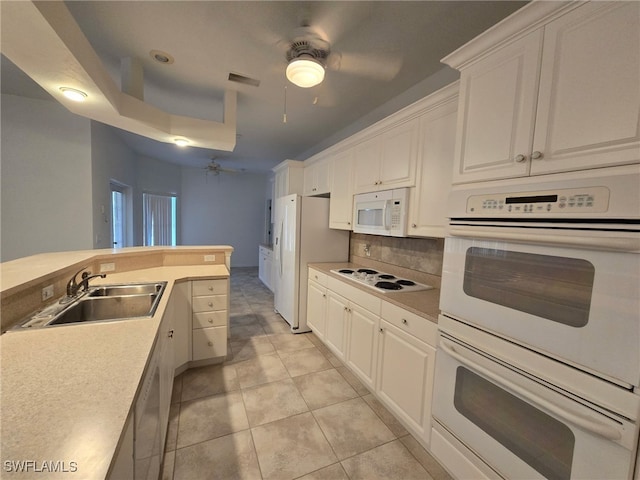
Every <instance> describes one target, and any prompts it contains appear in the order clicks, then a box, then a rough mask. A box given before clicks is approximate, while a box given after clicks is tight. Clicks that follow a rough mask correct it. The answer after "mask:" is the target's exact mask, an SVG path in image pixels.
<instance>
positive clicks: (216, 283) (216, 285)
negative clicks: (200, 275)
mask: <svg viewBox="0 0 640 480" xmlns="http://www.w3.org/2000/svg"><path fill="white" fill-rule="evenodd" d="M226 294H227V280H226V279H218V280H194V282H193V285H192V286H191V295H192V296H194V297H199V296H201V295H226Z"/></svg>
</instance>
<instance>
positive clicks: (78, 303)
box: [12, 282, 167, 331]
mask: <svg viewBox="0 0 640 480" xmlns="http://www.w3.org/2000/svg"><path fill="white" fill-rule="evenodd" d="M166 285H167V283H166V282H153V283H137V284H117V285H102V286H98V287H91V288H90V289H89V291H88V292H87V293H85V294H83V295H82V296H80V297H78V298H76V299H73V300H72V301H71V302H69V301H68V300H69V299H68V297H65V298H63V299H62V300H61V301H60V302H58V303H55V304H53V305H50V306H49V307H47V308H45V309H44V310H42V311H40V312H38V313H36V314H34V315H31V316H30V317H29V318H28V319H26V320H25V321H24V322H22V323H20V324H19V325H18V326H17V327H14V328H13V329H12V330H14V331H15V330H25V329H27V328H43V327H55V326H59V325H70V324H77V323H85V322H106V321H113V320H123V319H127V318H140V317H152V316H153V314H154V313H155V311H156V308H157V307H158V304H159V303H160V299H161V297H162V294H163V292H164V289H165V287H166Z"/></svg>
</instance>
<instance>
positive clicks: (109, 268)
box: [100, 263, 116, 273]
mask: <svg viewBox="0 0 640 480" xmlns="http://www.w3.org/2000/svg"><path fill="white" fill-rule="evenodd" d="M115 269H116V264H115V263H101V264H100V273H104V272H113V271H114V270H115Z"/></svg>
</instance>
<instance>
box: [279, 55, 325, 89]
mask: <svg viewBox="0 0 640 480" xmlns="http://www.w3.org/2000/svg"><path fill="white" fill-rule="evenodd" d="M287 78H288V79H289V81H290V82H291V83H293V84H294V85H297V86H299V87H302V88H311V87H315V86H316V85H318V84H320V83H322V80H324V67H323V66H322V64H321V63H320V62H318V61H317V60H316V59H314V58H312V57H309V56H302V57H298V58H294V59H293V60H291V61H290V62H289V65H287Z"/></svg>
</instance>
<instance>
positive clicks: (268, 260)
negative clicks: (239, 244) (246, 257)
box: [258, 246, 273, 292]
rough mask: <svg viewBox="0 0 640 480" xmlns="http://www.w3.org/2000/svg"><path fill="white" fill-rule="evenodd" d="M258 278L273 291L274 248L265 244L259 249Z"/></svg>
mask: <svg viewBox="0 0 640 480" xmlns="http://www.w3.org/2000/svg"><path fill="white" fill-rule="evenodd" d="M258 278H259V279H260V281H261V282H262V283H264V285H265V286H266V287H267V288H268V289H269V290H271V291H272V292H273V250H272V249H270V248H267V247H264V246H260V247H259V249H258Z"/></svg>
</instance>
